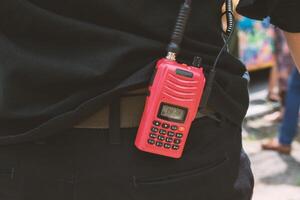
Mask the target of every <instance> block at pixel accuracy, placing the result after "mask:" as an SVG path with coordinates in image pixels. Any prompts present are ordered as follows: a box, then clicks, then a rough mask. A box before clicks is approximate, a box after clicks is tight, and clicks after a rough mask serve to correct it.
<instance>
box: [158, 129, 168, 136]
mask: <svg viewBox="0 0 300 200" xmlns="http://www.w3.org/2000/svg"><path fill="white" fill-rule="evenodd" d="M159 133H160V134H162V135H165V134H166V133H167V131H166V130H164V129H160V130H159Z"/></svg>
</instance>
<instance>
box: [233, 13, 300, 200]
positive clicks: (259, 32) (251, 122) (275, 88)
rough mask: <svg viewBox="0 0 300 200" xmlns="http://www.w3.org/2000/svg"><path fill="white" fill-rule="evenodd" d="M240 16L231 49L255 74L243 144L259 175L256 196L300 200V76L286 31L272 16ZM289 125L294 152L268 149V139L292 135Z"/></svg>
mask: <svg viewBox="0 0 300 200" xmlns="http://www.w3.org/2000/svg"><path fill="white" fill-rule="evenodd" d="M236 18H237V29H236V33H235V35H234V37H233V39H232V40H231V46H230V50H231V53H232V54H234V55H235V56H236V57H238V58H239V59H240V60H241V61H242V62H244V63H245V65H246V66H247V68H248V70H249V72H250V78H251V82H250V85H249V92H250V108H249V111H248V113H247V117H246V119H245V121H244V124H243V143H244V148H245V150H246V151H247V153H248V155H249V156H250V160H251V162H252V169H253V172H254V176H255V182H256V184H255V191H254V197H253V200H300V134H296V132H299V131H298V130H300V129H296V128H293V127H294V126H295V127H299V125H300V123H299V120H297V119H298V116H299V105H298V107H297V102H295V101H294V100H297V99H298V102H299V100H300V83H299V74H296V73H298V72H296V71H295V64H294V63H293V61H292V59H291V57H290V54H289V49H288V46H287V44H286V41H285V39H284V37H283V33H282V32H281V31H280V30H279V29H277V28H276V27H274V26H272V25H271V24H270V20H269V19H265V20H264V21H263V22H261V21H255V20H251V19H248V18H245V17H241V16H238V15H237V16H236ZM296 76H298V79H297V77H296ZM297 81H298V82H297ZM297 91H298V92H297ZM287 94H289V95H290V96H289V99H288V98H287ZM298 104H299V103H298ZM287 106H288V107H287ZM291 111H292V112H291ZM295 113H296V117H295ZM283 124H284V125H283ZM295 124H296V125H295ZM285 129H288V131H289V132H290V133H288V134H287V136H282V137H285V138H287V139H289V140H291V141H292V151H291V154H290V155H289V154H286V153H285V154H282V153H278V152H277V151H267V150H263V149H262V143H264V142H266V141H267V142H270V140H271V139H272V138H275V139H276V138H277V136H278V135H279V133H281V135H284V134H286V133H283V132H285ZM289 140H288V141H289Z"/></svg>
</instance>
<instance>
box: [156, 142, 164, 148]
mask: <svg viewBox="0 0 300 200" xmlns="http://www.w3.org/2000/svg"><path fill="white" fill-rule="evenodd" d="M163 145H164V143H162V142H156V146H158V147H162V146H163Z"/></svg>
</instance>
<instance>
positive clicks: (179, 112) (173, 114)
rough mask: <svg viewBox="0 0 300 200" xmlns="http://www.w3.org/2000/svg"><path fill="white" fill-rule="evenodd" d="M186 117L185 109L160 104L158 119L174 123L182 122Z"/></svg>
mask: <svg viewBox="0 0 300 200" xmlns="http://www.w3.org/2000/svg"><path fill="white" fill-rule="evenodd" d="M186 115H187V109H186V108H182V107H178V106H173V105H170V104H165V103H162V104H161V106H160V111H159V116H158V117H159V118H161V119H166V120H169V121H175V122H184V121H185V118H186Z"/></svg>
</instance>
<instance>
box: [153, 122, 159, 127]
mask: <svg viewBox="0 0 300 200" xmlns="http://www.w3.org/2000/svg"><path fill="white" fill-rule="evenodd" d="M160 124H161V123H160V122H159V121H153V125H154V126H160Z"/></svg>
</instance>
